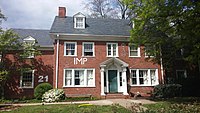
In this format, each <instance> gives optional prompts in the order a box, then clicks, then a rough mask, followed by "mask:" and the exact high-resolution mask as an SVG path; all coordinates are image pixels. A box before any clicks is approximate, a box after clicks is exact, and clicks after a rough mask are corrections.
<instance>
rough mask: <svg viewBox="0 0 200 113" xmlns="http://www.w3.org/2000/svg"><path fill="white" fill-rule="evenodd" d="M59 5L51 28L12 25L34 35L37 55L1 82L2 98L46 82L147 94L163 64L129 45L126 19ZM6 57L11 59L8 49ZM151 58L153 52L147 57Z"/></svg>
mask: <svg viewBox="0 0 200 113" xmlns="http://www.w3.org/2000/svg"><path fill="white" fill-rule="evenodd" d="M65 14H66V9H65V8H64V7H59V15H58V16H56V17H55V20H54V22H53V24H52V27H51V29H50V30H49V31H48V30H31V29H13V30H14V31H15V32H16V33H18V34H19V35H20V36H21V37H23V38H24V41H26V40H32V41H37V42H38V44H39V45H40V48H39V49H40V50H41V52H42V55H39V56H36V57H34V56H33V57H30V59H35V60H36V61H35V62H37V63H35V65H34V64H32V67H31V69H32V70H29V71H23V72H24V73H21V76H17V75H20V73H14V74H13V75H12V77H11V79H10V80H9V82H8V83H7V87H6V92H5V93H6V97H7V98H22V97H31V96H33V90H34V88H35V87H36V86H37V85H38V84H39V83H42V82H49V83H51V84H52V85H53V87H54V88H59V89H63V90H64V91H65V94H66V95H69V94H70V95H73V94H91V95H92V96H94V97H100V98H108V96H110V94H116V95H117V94H119V95H121V96H122V97H124V98H126V97H128V96H129V95H130V94H136V93H140V94H141V95H142V96H149V94H150V93H151V91H152V89H153V87H154V86H155V85H158V84H160V83H163V79H164V78H163V70H162V69H163V68H162V66H161V65H159V64H155V63H153V62H152V61H151V60H147V59H146V58H148V56H146V54H145V50H144V48H145V49H148V48H147V47H144V46H139V47H137V46H135V45H131V46H129V37H130V30H131V24H130V22H129V21H128V20H121V19H97V18H86V17H85V15H83V14H82V13H77V14H75V15H74V16H73V17H68V16H66V15H65ZM7 58H8V59H14V58H13V56H12V53H11V54H8V56H7ZM152 58H153V57H152Z"/></svg>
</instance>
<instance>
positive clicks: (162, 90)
mask: <svg viewBox="0 0 200 113" xmlns="http://www.w3.org/2000/svg"><path fill="white" fill-rule="evenodd" d="M181 95H182V86H181V85H180V84H161V85H157V86H155V87H154V90H153V96H154V97H155V98H172V97H179V96H181Z"/></svg>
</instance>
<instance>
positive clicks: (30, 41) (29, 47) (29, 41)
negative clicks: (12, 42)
mask: <svg viewBox="0 0 200 113" xmlns="http://www.w3.org/2000/svg"><path fill="white" fill-rule="evenodd" d="M35 43H36V40H35V39H34V38H33V37H31V36H28V37H26V38H25V39H23V47H24V50H25V52H24V55H23V57H24V58H34V56H35V49H34V46H35Z"/></svg>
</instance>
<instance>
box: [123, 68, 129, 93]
mask: <svg viewBox="0 0 200 113" xmlns="http://www.w3.org/2000/svg"><path fill="white" fill-rule="evenodd" d="M122 87H123V88H122V89H123V94H124V95H128V93H127V77H126V67H122Z"/></svg>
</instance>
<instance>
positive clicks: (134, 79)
mask: <svg viewBox="0 0 200 113" xmlns="http://www.w3.org/2000/svg"><path fill="white" fill-rule="evenodd" d="M131 78H132V79H131V81H132V85H136V84H137V76H136V70H131Z"/></svg>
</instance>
